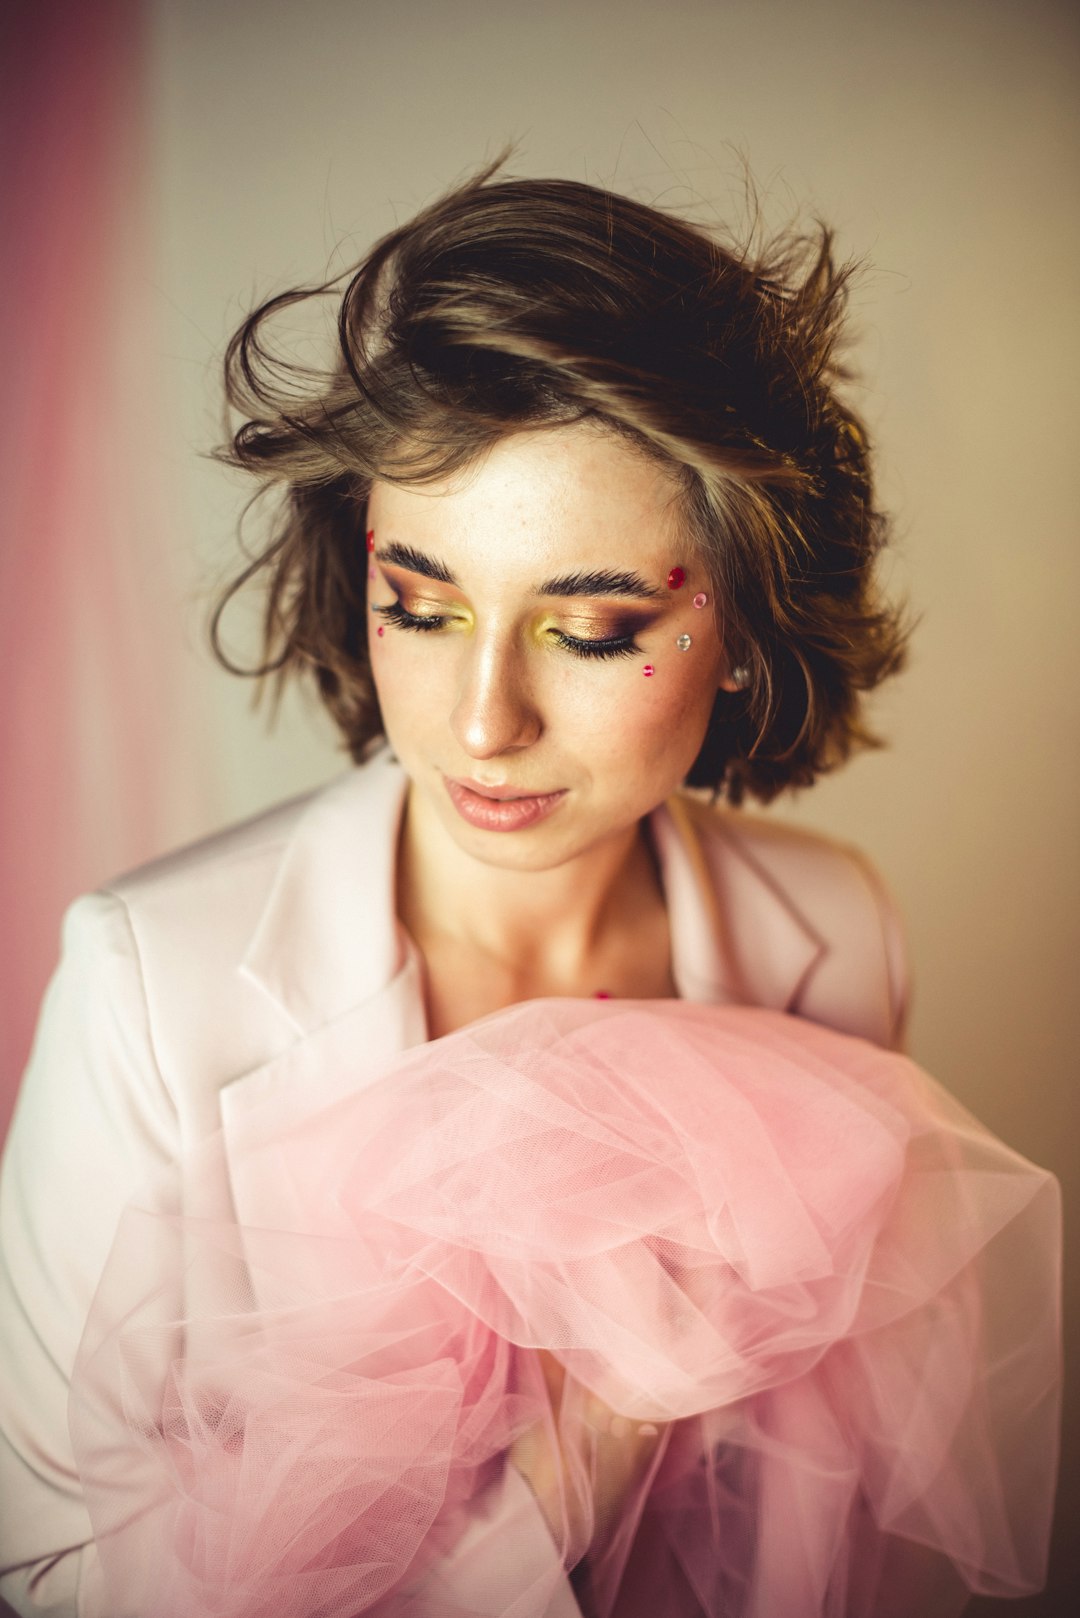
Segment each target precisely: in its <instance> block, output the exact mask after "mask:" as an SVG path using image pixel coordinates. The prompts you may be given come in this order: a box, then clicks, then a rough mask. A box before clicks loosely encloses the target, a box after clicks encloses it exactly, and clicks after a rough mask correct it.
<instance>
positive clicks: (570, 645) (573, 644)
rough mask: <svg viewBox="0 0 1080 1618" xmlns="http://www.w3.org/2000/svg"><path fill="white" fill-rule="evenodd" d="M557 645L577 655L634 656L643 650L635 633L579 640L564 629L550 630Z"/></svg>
mask: <svg viewBox="0 0 1080 1618" xmlns="http://www.w3.org/2000/svg"><path fill="white" fill-rule="evenodd" d="M549 634H550V635H551V638H552V639H553V640H554V641H555V643H556V645H557V646H562V647H564V648H565V649H566V651H568V652H573V654H574V656H575V657H633V656H634V655H635V653H637V652H640V651H641V647H640V646H639V645H638V644H637V642H636V641H635V640H634V637H633V635H613V636H609V637H608V638H607V639H605V640H579V639H578V638H577V636H576V635H567V634H566V633H565V631H564V630H562V629H552V630H550V631H549Z"/></svg>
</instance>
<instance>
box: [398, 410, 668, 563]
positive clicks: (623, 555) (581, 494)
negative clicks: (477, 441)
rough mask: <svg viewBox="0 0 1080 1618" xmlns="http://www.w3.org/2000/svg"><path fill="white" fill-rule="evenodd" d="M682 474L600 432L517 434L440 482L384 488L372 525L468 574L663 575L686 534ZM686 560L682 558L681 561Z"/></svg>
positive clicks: (576, 428) (587, 426) (582, 426)
mask: <svg viewBox="0 0 1080 1618" xmlns="http://www.w3.org/2000/svg"><path fill="white" fill-rule="evenodd" d="M679 493H680V489H679V484H678V480H677V478H676V476H675V474H674V473H673V472H672V471H669V470H668V469H667V468H666V467H665V466H663V465H662V464H661V463H659V462H658V461H654V460H652V459H651V458H649V457H648V456H646V455H645V454H643V453H642V452H640V451H639V450H637V449H635V448H634V447H633V445H631V444H629V443H628V442H627V441H626V440H625V439H623V438H621V437H619V436H618V435H617V434H615V433H612V432H610V431H606V430H604V429H603V428H600V427H597V426H595V425H593V424H591V423H583V422H578V423H574V424H573V425H572V426H561V427H555V428H544V429H536V430H530V431H527V432H520V433H514V434H511V435H510V436H508V437H506V438H502V439H500V440H498V442H497V443H496V444H495V445H494V446H493V447H492V448H491V449H490V450H489V451H488V452H487V453H486V454H485V455H484V456H483V457H482V458H481V459H480V460H479V461H477V462H475V463H474V464H473V465H472V466H470V467H468V468H466V469H465V470H464V471H461V472H457V473H454V474H452V475H451V476H450V477H447V478H442V479H439V480H437V481H435V482H432V483H426V484H423V485H413V486H409V487H400V486H396V485H393V484H386V483H376V484H375V485H374V487H373V488H372V491H371V497H370V500H369V506H368V517H369V522H370V523H371V524H372V526H374V527H376V528H377V529H378V532H379V539H380V540H383V539H385V540H391V541H392V540H407V541H408V542H409V543H411V544H413V545H415V546H417V547H418V548H420V549H423V550H425V551H428V552H430V553H431V554H433V555H435V556H437V557H438V558H439V559H441V560H445V561H447V562H448V563H450V565H451V566H452V567H453V570H454V572H455V573H458V574H460V575H464V574H465V573H466V572H468V571H470V570H471V569H472V568H474V567H476V568H480V567H482V568H489V569H490V568H492V567H495V568H497V569H498V570H499V572H500V573H507V572H512V571H515V570H519V569H520V570H524V571H527V572H528V573H530V574H532V573H534V572H535V571H536V569H537V568H541V569H543V570H544V571H551V570H552V566H553V565H556V564H560V565H561V564H571V563H572V564H573V565H575V566H578V567H596V568H600V567H611V566H614V565H616V564H618V565H620V566H622V567H628V566H636V567H639V568H644V567H651V569H652V570H653V571H655V570H656V568H657V567H660V566H663V565H664V563H665V562H668V565H670V562H669V561H668V559H669V557H670V556H671V551H672V546H673V545H676V544H677V543H678V535H679V527H680V524H679ZM675 560H677V558H675Z"/></svg>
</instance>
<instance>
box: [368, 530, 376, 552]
mask: <svg viewBox="0 0 1080 1618" xmlns="http://www.w3.org/2000/svg"><path fill="white" fill-rule="evenodd" d="M367 548H368V550H369V551H373V550H374V549H375V530H374V528H369V529H368V531H367Z"/></svg>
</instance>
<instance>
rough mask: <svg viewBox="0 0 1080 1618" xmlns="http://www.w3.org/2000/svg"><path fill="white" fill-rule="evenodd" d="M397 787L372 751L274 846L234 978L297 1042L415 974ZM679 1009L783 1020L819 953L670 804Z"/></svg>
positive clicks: (725, 847)
mask: <svg viewBox="0 0 1080 1618" xmlns="http://www.w3.org/2000/svg"><path fill="white" fill-rule="evenodd" d="M406 786H407V778H406V776H405V773H404V771H403V770H402V768H401V766H400V765H399V764H398V763H397V762H396V760H394V759H393V758H392V756H391V754H390V753H389V752H388V751H387V750H385V749H383V750H382V751H381V752H379V753H377V754H376V755H375V757H374V758H372V759H371V760H370V761H369V762H368V763H366V764H364V765H363V766H361V767H360V768H358V769H352V770H349V771H348V772H347V773H346V774H345V775H343V776H342V777H340V778H339V779H338V780H336V781H334V782H332V783H331V784H330V785H329V786H328V787H326V788H324V789H323V790H322V791H320V792H317V793H315V794H313V796H312V797H311V798H310V799H309V801H308V803H307V805H306V806H305V808H304V809H303V811H302V812H301V814H300V817H299V819H298V821H297V822H296V824H295V826H294V829H293V833H292V835H291V837H290V838H289V841H288V842H287V844H286V846H285V850H284V853H283V855H282V858H281V860H280V863H279V865H278V867H277V870H276V872H275V875H274V879H273V882H272V884H271V887H270V890H269V893H268V895H267V899H266V903H265V905H264V907H263V910H262V913H261V915H260V917H259V920H258V923H257V925H256V927H255V931H254V933H253V934H252V937H251V940H250V943H249V944H248V947H247V950H246V952H245V954H244V957H243V961H242V963H241V967H240V970H241V972H242V973H243V974H244V975H245V976H246V977H247V978H249V979H250V980H251V981H252V982H254V983H255V984H256V985H257V986H258V987H259V988H260V989H261V990H262V991H263V992H264V993H265V994H267V995H268V996H269V997H270V998H271V999H272V1000H273V1001H274V1002H275V1003H276V1004H277V1005H279V1006H281V1007H282V1008H283V1009H284V1010H285V1012H286V1014H287V1015H288V1016H289V1018H290V1019H291V1020H292V1022H293V1023H294V1025H295V1027H296V1028H297V1030H298V1032H300V1033H303V1034H307V1033H310V1032H312V1031H313V1030H315V1029H317V1028H320V1027H322V1026H323V1025H325V1024H327V1023H332V1022H334V1021H336V1020H337V1019H338V1018H340V1017H342V1016H344V1015H345V1014H346V1013H347V1012H349V1011H351V1010H353V1009H354V1008H356V1007H358V1006H360V1005H362V1004H364V1003H365V1002H367V1001H369V1000H372V999H373V998H374V997H376V996H378V995H380V994H382V993H383V991H385V990H386V989H387V987H388V986H389V985H390V984H391V983H392V981H393V980H394V979H395V978H396V977H398V976H399V975H401V974H403V973H405V974H406V975H410V974H411V981H414V982H416V983H417V984H418V983H419V975H418V974H417V973H416V972H415V970H414V968H415V961H414V960H413V955H414V953H415V952H414V951H413V950H412V947H411V945H410V942H409V940H408V938H407V937H406V935H405V933H404V930H403V929H402V928H401V926H400V925H399V923H398V921H397V918H396V915H395V891H394V889H395V882H394V873H395V864H396V857H397V841H398V833H399V829H400V825H401V814H402V810H403V807H404V803H405V790H406ZM649 831H650V835H651V838H652V843H653V847H654V849H655V852H656V857H657V862H658V865H659V869H660V878H661V882H662V884H663V888H664V894H665V898H666V900H667V905H668V914H669V917H670V921H671V940H672V971H673V975H674V979H675V985H676V988H677V989H678V991H679V994H680V996H681V997H682V998H684V999H687V1000H697V1001H704V1002H720V1003H725V1002H726V1003H735V1004H751V1005H767V1006H773V1007H776V1008H778V1009H787V1008H788V1007H789V1006H790V1005H791V1003H792V1002H793V1000H794V998H795V995H796V994H797V991H798V989H799V986H800V984H801V983H802V981H803V979H804V978H805V976H806V974H807V973H808V972H809V971H810V969H811V967H812V966H813V965H814V963H815V961H816V960H817V958H818V957H819V955H820V954H821V952H822V949H823V945H822V942H821V940H820V938H819V937H818V936H817V935H816V934H815V933H814V931H813V929H812V928H811V927H810V925H809V924H808V922H807V921H806V920H805V918H804V917H802V916H801V915H800V914H799V912H798V910H797V908H796V907H795V905H794V904H793V903H792V901H791V899H790V898H789V897H788V895H787V894H786V893H785V892H784V891H783V889H782V888H781V887H780V886H779V885H778V884H777V882H776V881H775V879H774V878H773V877H772V876H771V874H770V873H769V872H767V871H766V870H765V869H764V868H763V867H762V866H761V865H760V864H759V863H758V862H757V861H755V860H754V858H753V857H752V856H751V855H750V854H749V852H748V851H747V850H746V849H745V847H744V846H743V845H742V843H741V841H740V839H739V837H738V834H737V831H736V830H735V829H734V827H733V822H732V821H731V819H730V817H725V816H724V815H723V814H721V815H716V814H714V813H713V812H712V811H711V810H704V811H702V810H701V809H700V808H696V806H695V805H693V804H692V803H691V802H689V801H688V800H686V799H683V798H681V797H675V798H672V799H670V800H669V801H668V802H667V803H666V804H663V805H661V806H660V808H658V809H657V810H655V811H654V812H653V814H652V815H651V816H650V818H649Z"/></svg>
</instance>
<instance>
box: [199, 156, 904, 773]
mask: <svg viewBox="0 0 1080 1618" xmlns="http://www.w3.org/2000/svg"><path fill="white" fill-rule="evenodd" d="M499 166H500V164H499V163H496V164H493V165H491V166H490V167H488V168H487V169H485V170H483V171H482V172H481V173H480V174H479V175H477V176H476V177H475V178H474V179H472V180H470V181H469V182H468V183H466V184H464V185H461V186H460V187H458V188H456V189H454V190H452V191H450V192H449V193H448V194H447V195H445V196H443V197H441V198H440V199H439V200H438V201H437V202H435V203H433V204H432V205H431V206H430V207H428V208H425V209H424V210H423V212H422V213H420V214H418V215H417V216H416V218H415V219H413V220H411V221H410V222H409V223H408V224H406V225H403V226H402V227H401V228H400V229H398V230H395V231H392V232H391V233H390V234H389V235H388V236H386V237H384V238H383V240H382V241H380V242H379V243H378V244H377V245H376V246H375V247H374V248H373V249H372V251H371V252H370V253H369V255H368V256H367V258H366V259H364V260H363V261H362V262H361V263H360V265H359V266H358V267H357V268H356V269H355V270H353V271H350V272H347V274H346V275H344V276H339V277H337V278H335V279H334V280H331V281H328V282H326V283H324V284H323V285H321V286H316V287H308V288H300V289H297V290H295V291H290V292H285V293H282V294H281V295H280V296H278V297H274V298H271V299H270V300H269V301H268V302H266V303H264V304H262V305H261V307H259V308H257V309H256V310H255V311H254V312H253V313H252V314H251V315H250V316H249V317H248V319H247V320H245V321H244V323H243V325H242V326H241V327H240V329H239V331H237V333H236V334H235V336H234V337H233V339H232V341H231V342H230V344H229V347H228V353H227V357H226V365H225V374H226V396H227V399H228V403H229V405H230V406H231V407H232V409H233V410H234V411H237V412H239V413H240V415H241V417H242V418H243V419H242V424H241V425H240V427H239V428H238V430H237V431H236V432H235V433H234V434H233V436H232V438H231V441H230V442H229V443H228V444H226V445H225V446H223V447H222V448H221V449H219V450H217V451H216V452H215V453H216V455H217V456H218V457H219V458H220V459H222V460H225V461H226V462H228V463H229V464H231V465H234V466H239V467H244V468H246V469H247V470H249V471H251V472H254V473H255V474H256V475H257V477H258V478H259V480H260V492H261V491H262V490H265V489H267V488H272V487H276V488H277V489H278V490H279V492H280V493H281V494H282V495H283V496H284V499H283V504H282V506H281V513H280V516H279V519H278V522H277V525H276V528H275V531H274V533H273V536H272V539H271V542H270V543H269V544H268V545H267V546H266V547H265V548H264V549H263V550H262V551H261V552H260V553H259V554H257V555H255V556H254V557H253V559H252V560H251V561H250V562H249V565H247V566H246V567H245V568H244V569H243V571H242V572H241V573H240V574H239V575H238V576H236V577H235V578H234V579H232V581H231V582H230V583H229V584H228V586H227V588H226V589H225V591H224V592H223V594H222V595H221V596H220V598H219V600H218V602H217V605H216V609H215V611H214V614H213V618H212V621H211V640H212V643H213V646H214V650H215V653H216V655H217V656H218V657H219V659H220V660H221V661H222V662H223V663H224V664H225V665H226V666H227V667H229V668H232V669H233V670H234V672H238V673H244V674H248V675H253V676H255V677H257V678H258V679H259V680H260V681H265V680H266V679H267V678H268V677H273V678H274V679H275V682H276V686H277V689H278V691H279V692H280V688H281V684H282V682H283V681H284V680H285V679H286V678H287V677H288V676H289V675H291V674H293V673H300V672H306V673H313V674H314V677H315V680H316V683H317V686H318V690H319V692H320V693H321V696H322V699H323V701H324V702H325V704H326V706H327V707H328V708H329V710H330V713H331V714H332V715H333V718H334V719H335V721H336V723H337V725H338V727H339V728H340V730H341V732H342V735H343V737H344V743H345V745H346V746H347V748H348V750H349V752H350V754H351V755H352V757H353V758H354V759H355V760H357V761H359V760H361V759H362V758H363V757H364V756H365V755H366V753H367V752H368V751H369V750H370V747H371V745H372V743H373V741H374V740H375V738H377V737H378V736H380V735H381V734H382V720H381V716H380V713H379V706H378V699H377V696H376V693H375V688H374V684H373V681H372V676H371V668H370V665H369V662H368V656H367V649H366V632H365V610H366V592H367V557H366V551H365V546H364V539H363V536H364V529H365V515H366V503H367V495H368V491H369V489H370V487H371V484H372V481H373V480H374V479H384V480H389V481H392V482H403V483H420V482H423V481H425V480H429V479H432V478H435V477H438V476H441V475H443V474H446V473H448V472H451V471H454V470H456V469H458V468H460V467H463V466H466V465H468V464H469V463H470V462H472V461H473V460H475V458H476V457H477V456H479V455H480V454H482V453H483V451H484V450H485V449H487V448H488V447H489V446H490V445H491V444H493V443H494V442H495V441H496V440H498V439H499V438H501V437H503V436H505V435H506V434H508V433H512V432H514V431H516V430H519V429H523V428H533V427H538V426H544V425H548V424H563V423H567V422H572V421H576V420H582V419H592V420H595V421H598V422H600V423H602V424H604V425H606V426H607V427H609V428H610V429H612V430H613V431H615V432H617V433H620V434H621V435H623V436H624V437H625V438H626V439H628V440H629V441H630V442H632V443H633V444H635V445H636V446H637V447H638V448H639V449H640V450H641V451H642V452H643V453H645V454H648V455H651V456H653V457H657V458H659V460H660V461H661V462H663V463H664V464H666V465H667V466H668V467H669V468H672V469H674V470H675V471H676V472H677V473H678V476H679V478H680V480H681V484H682V501H683V510H684V515H685V520H686V532H687V539H688V543H689V544H690V545H691V546H692V547H693V549H694V550H695V551H696V553H697V555H698V556H699V557H700V560H701V561H702V563H703V564H704V566H705V568H706V569H707V571H708V574H709V575H710V577H711V579H712V583H713V589H714V591H715V593H716V599H717V601H718V602H719V603H720V607H721V616H722V621H723V631H724V635H725V639H726V644H727V646H728V648H729V650H730V653H731V656H732V661H733V662H734V663H736V664H743V665H745V668H746V671H747V680H746V684H745V687H744V689H742V690H740V691H739V692H738V693H736V694H734V695H728V694H727V693H720V694H719V695H718V697H717V700H716V704H715V707H714V710H713V715H712V719H711V722H710V726H709V730H708V733H707V735H706V738H705V742H704V744H703V746H702V749H701V752H700V754H699V755H698V758H697V759H696V761H695V763H694V766H693V768H692V770H691V772H690V774H689V776H688V777H687V782H688V784H689V785H691V786H706V787H711V788H713V789H714V791H716V792H723V793H724V794H725V795H726V796H727V797H728V798H729V799H730V800H731V801H733V802H738V801H739V800H740V799H741V798H742V797H743V796H744V794H746V793H750V794H752V795H753V796H755V797H757V798H759V799H761V800H762V801H768V800H769V799H770V798H772V797H774V796H775V795H776V793H777V792H779V791H781V790H782V789H783V788H785V787H789V786H805V785H808V784H809V783H810V782H811V781H812V780H813V779H814V778H815V776H816V775H818V774H819V773H820V772H821V771H823V770H826V769H829V768H831V767H832V766H834V765H835V764H837V763H838V762H840V761H841V760H842V759H844V758H846V757H847V756H848V755H849V754H850V753H851V752H852V750H853V749H854V748H856V747H859V746H867V745H877V738H875V737H874V736H873V735H872V734H871V733H870V732H869V730H868V729H867V728H866V726H865V723H864V720H863V717H862V713H861V707H862V702H861V699H862V697H863V694H864V693H865V692H867V691H869V690H871V689H872V688H873V687H874V686H876V685H877V684H878V682H879V681H880V680H882V679H883V678H884V677H885V676H886V675H888V674H891V673H892V672H894V671H895V670H896V669H897V668H898V667H899V666H900V664H901V662H902V658H903V647H904V640H905V633H904V628H903V625H902V622H901V618H900V615H899V614H898V612H897V610H896V609H895V608H893V607H890V606H889V605H888V604H886V603H885V602H884V601H883V600H881V599H880V597H879V595H878V593H877V590H876V587H875V582H874V562H875V558H876V556H877V554H878V552H879V550H880V548H881V545H882V543H883V540H884V537H885V529H886V523H885V519H884V518H883V516H882V514H881V513H880V512H879V511H878V510H876V509H875V505H874V498H873V487H872V482H871V473H870V466H869V459H868V444H867V436H866V432H865V430H864V428H863V427H862V425H861V423H860V422H859V420H858V419H857V417H856V416H855V415H854V414H853V412H852V411H851V409H850V408H848V406H847V405H846V404H844V403H843V402H842V401H841V399H840V398H839V397H838V393H837V384H838V382H842V381H843V380H844V378H845V377H846V374H847V373H846V372H845V371H844V369H843V368H842V367H841V365H840V364H839V362H838V358H837V346H838V337H839V334H840V329H841V324H842V317H843V313H844V307H845V301H846V290H847V282H848V278H849V273H850V272H849V269H848V268H846V267H843V266H838V265H837V264H836V262H835V260H834V256H833V251H832V239H831V235H830V232H829V231H828V230H827V229H825V228H824V227H818V229H817V231H816V233H815V234H814V235H813V236H811V237H791V236H787V237H785V238H783V239H782V240H781V241H780V242H778V243H777V244H774V245H773V246H772V247H771V248H767V249H764V250H761V251H758V252H755V253H751V252H750V251H741V250H737V249H735V248H734V247H732V246H730V245H728V246H725V245H721V244H720V242H718V241H717V240H715V239H714V238H713V237H712V236H711V235H710V234H708V233H707V232H706V231H704V230H702V229H699V228H698V227H696V226H695V225H692V224H689V223H687V222H686V221H684V220H682V219H679V218H675V217H672V216H671V215H669V214H667V213H664V212H661V211H659V210H658V209H656V208H652V207H647V206H645V205H643V204H642V203H639V202H636V201H633V200H631V199H629V198H627V197H623V196H619V195H616V194H615V193H613V192H610V191H605V190H602V189H600V188H598V187H596V186H592V185H584V184H580V183H577V182H574V181H570V180H505V179H496V178H495V174H496V171H497V169H498V168H499ZM343 283H345V284H344V289H343V290H342V286H343ZM327 296H331V297H335V298H340V306H339V308H338V311H337V349H338V353H337V356H336V360H335V362H334V363H333V365H332V366H330V367H329V368H327V369H326V370H324V371H320V370H313V369H311V368H309V367H306V366H303V365H301V364H299V363H298V362H297V361H296V360H295V359H291V360H290V359H286V358H284V357H282V356H281V355H277V354H275V353H274V352H273V350H272V349H271V348H270V347H269V346H268V342H267V338H266V330H267V325H268V323H269V322H270V321H271V320H272V319H273V318H274V317H275V316H277V315H280V314H281V313H282V311H284V310H286V309H288V308H289V307H291V306H292V305H295V304H297V303H298V302H300V301H302V300H307V299H312V298H322V297H327ZM260 574H265V576H266V579H267V582H268V590H267V596H266V603H265V613H264V618H263V656H262V660H261V661H260V662H259V664H258V665H257V667H255V668H252V669H237V668H236V666H235V664H233V663H232V662H231V660H230V659H229V658H228V656H227V655H226V653H225V651H224V649H223V647H222V644H221V638H220V626H221V615H222V612H223V610H224V608H225V606H226V605H227V603H228V601H229V600H230V599H231V598H232V596H233V595H234V594H235V593H236V591H237V590H239V589H240V588H241V587H242V586H243V585H245V584H246V583H247V582H248V581H249V580H250V579H252V578H253V577H255V576H257V575H260Z"/></svg>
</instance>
